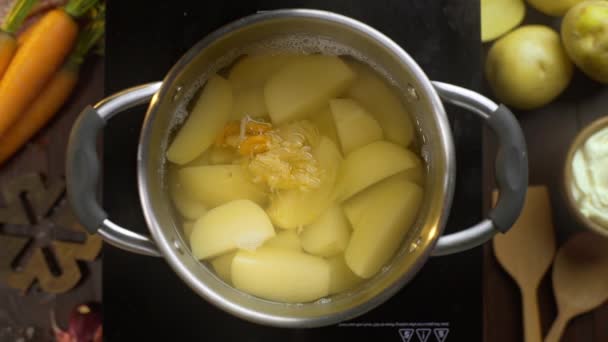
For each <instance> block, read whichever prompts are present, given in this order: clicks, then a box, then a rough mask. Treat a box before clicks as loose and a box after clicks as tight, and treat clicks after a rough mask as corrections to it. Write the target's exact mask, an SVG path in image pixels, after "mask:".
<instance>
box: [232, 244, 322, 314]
mask: <svg viewBox="0 0 608 342" xmlns="http://www.w3.org/2000/svg"><path fill="white" fill-rule="evenodd" d="M232 283H233V284H234V287H236V288H237V289H239V290H242V291H245V292H247V293H250V294H253V295H254V296H258V297H261V298H265V299H269V300H274V301H278V302H288V303H302V302H310V301H313V300H316V299H318V298H321V297H324V296H327V295H328V294H329V264H328V263H327V261H326V260H325V259H323V258H320V257H315V256H312V255H307V254H304V253H299V252H295V251H290V250H286V249H280V248H270V247H262V248H260V249H258V250H257V251H255V252H249V251H239V252H238V253H237V254H236V256H235V257H234V260H233V261H232Z"/></svg>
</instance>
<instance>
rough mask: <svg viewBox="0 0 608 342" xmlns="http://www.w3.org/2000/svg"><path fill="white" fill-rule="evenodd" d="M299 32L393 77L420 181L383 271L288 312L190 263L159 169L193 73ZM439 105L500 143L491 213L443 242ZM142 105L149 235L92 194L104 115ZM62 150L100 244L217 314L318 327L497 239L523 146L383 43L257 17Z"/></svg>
mask: <svg viewBox="0 0 608 342" xmlns="http://www.w3.org/2000/svg"><path fill="white" fill-rule="evenodd" d="M302 33H306V34H309V35H316V36H322V37H327V38H330V39H331V40H333V41H335V42H338V43H342V44H344V45H347V46H349V47H352V48H353V49H355V50H356V51H360V52H363V53H364V54H365V56H366V57H367V58H369V60H371V61H373V62H375V63H377V64H378V65H380V66H382V68H383V69H384V70H385V71H386V72H387V73H388V74H389V75H391V76H392V78H393V80H394V81H395V82H396V84H397V86H398V87H399V89H401V90H402V91H403V94H404V100H405V101H404V102H406V104H407V107H408V110H409V112H410V113H411V114H412V115H413V116H414V118H415V120H416V122H417V124H418V128H419V130H420V131H419V133H420V135H421V137H420V138H421V141H423V146H422V149H423V152H424V155H425V159H426V162H427V167H428V171H427V172H428V175H427V184H426V190H425V191H426V192H425V198H424V203H423V205H422V208H421V211H420V213H419V217H418V220H417V223H416V224H415V226H414V227H413V228H411V229H410V231H409V233H408V234H407V236H406V237H405V239H404V242H403V245H402V247H401V249H400V250H399V252H398V253H397V254H396V256H395V257H394V259H393V261H392V262H391V263H390V265H389V266H388V267H385V268H384V269H383V271H382V272H380V274H378V275H376V276H375V277H374V278H372V279H370V280H369V281H367V282H365V283H364V284H363V285H361V286H359V287H358V288H357V289H355V290H353V291H350V292H348V293H344V294H339V295H336V296H332V297H331V298H330V300H324V301H319V302H317V303H306V304H298V305H295V304H284V303H275V302H270V301H267V300H262V299H259V298H256V297H253V296H251V295H248V294H246V293H243V292H240V291H238V290H236V289H234V288H232V287H230V286H228V285H226V284H225V283H223V282H222V281H221V280H219V278H217V277H216V276H215V275H214V274H213V273H212V272H211V271H210V270H209V269H207V268H206V267H204V266H203V265H202V264H201V263H200V262H199V261H197V260H195V259H194V258H193V257H192V255H191V253H190V249H189V247H188V245H187V244H186V243H185V240H184V238H183V236H182V234H181V230H180V229H179V228H178V226H177V225H176V222H175V220H174V218H173V215H172V212H171V209H170V204H169V199H168V196H167V191H166V189H165V185H164V181H163V172H162V170H163V165H164V162H165V157H164V155H165V154H164V146H165V145H166V141H167V139H168V135H169V131H170V126H171V125H172V122H173V121H174V120H173V117H174V115H175V112H176V110H177V106H178V104H179V103H180V101H181V100H183V97H184V94H185V93H186V91H185V90H188V89H191V88H192V87H195V86H196V84H197V80H198V79H199V77H200V75H201V74H203V73H205V72H206V71H208V70H209V69H210V68H213V67H214V65H216V64H217V63H216V61H218V60H219V59H221V58H223V57H224V58H225V56H226V54H227V52H228V51H234V50H235V49H238V48H240V47H242V46H245V45H247V44H251V43H253V42H259V41H261V40H267V39H271V38H273V37H276V36H284V35H289V34H302ZM440 97H441V98H443V100H444V101H446V102H449V103H453V104H455V105H458V106H461V107H464V108H466V109H468V110H470V111H472V112H474V113H476V114H478V115H479V117H480V118H481V119H483V120H484V121H485V123H486V124H488V125H489V126H490V127H491V128H492V129H493V130H494V132H495V133H496V135H497V137H498V140H499V143H500V149H499V152H498V156H497V159H496V174H497V180H498V187H499V189H500V199H499V201H498V205H497V206H496V208H495V209H493V210H492V211H491V212H490V214H489V215H488V217H487V218H486V219H484V220H483V221H481V222H480V223H478V224H477V225H475V226H473V227H470V228H468V229H466V230H463V231H461V232H458V233H454V234H450V235H446V236H441V237H440V235H441V233H442V231H443V228H444V224H445V222H446V219H447V217H448V213H449V211H450V206H451V203H452V197H453V192H454V179H455V177H456V165H455V158H454V146H453V142H452V135H451V132H450V128H449V124H448V119H447V117H446V115H445V110H444V108H443V105H442V103H441V101H440ZM148 101H149V102H150V105H149V108H148V112H147V115H146V118H145V121H144V123H143V127H142V130H141V137H140V142H139V149H138V154H137V177H138V185H139V195H140V198H141V206H142V208H143V212H144V215H145V218H146V220H147V223H148V226H149V229H150V232H151V234H152V237H148V236H142V235H140V234H137V233H134V232H131V231H129V230H128V229H125V228H123V227H120V226H118V225H116V224H114V223H113V222H112V221H111V219H110V218H108V216H107V215H106V213H105V212H104V210H103V209H102V208H101V206H100V204H99V203H98V201H97V195H96V189H97V182H98V175H99V161H98V156H97V153H96V137H97V135H98V133H99V131H101V130H102V129H103V127H104V125H105V123H106V121H107V120H108V119H110V118H111V117H112V116H114V115H116V114H118V113H119V112H121V111H124V110H126V109H128V108H131V107H133V106H135V105H139V104H144V103H147V102H148ZM68 149H69V150H68V160H67V184H68V195H69V199H70V202H71V205H72V207H73V210H74V212H75V213H76V215H77V216H78V218H79V220H80V221H81V222H82V224H83V225H84V226H85V227H87V229H89V231H90V232H92V233H95V232H96V233H98V234H100V235H101V236H102V237H103V238H104V239H105V240H106V241H107V242H108V243H110V244H112V245H114V246H117V247H119V248H122V249H126V250H128V251H132V252H135V253H140V254H145V255H151V256H162V257H164V258H165V259H166V260H167V262H168V263H169V264H170V265H171V267H172V268H173V269H174V270H175V273H177V275H179V276H180V277H181V278H182V279H183V281H184V282H186V283H187V284H188V285H189V286H190V287H191V288H192V289H193V290H194V291H195V292H196V293H198V294H199V295H201V296H202V297H203V298H205V299H206V300H208V301H209V302H211V303H213V304H214V305H216V306H218V307H220V308H222V309H224V310H225V311H227V312H230V313H232V314H234V315H236V316H239V317H242V318H244V319H247V320H250V321H254V322H257V323H261V324H268V325H274V326H282V327H316V326H323V325H329V324H333V323H337V322H340V321H343V320H347V319H349V318H353V317H355V316H358V315H361V314H363V313H365V312H366V311H368V310H370V309H372V308H374V307H376V306H378V305H380V304H381V303H382V302H384V301H385V300H387V299H388V298H389V297H391V296H392V295H393V294H394V293H396V292H397V291H399V290H400V289H401V288H402V287H403V286H404V285H405V284H406V283H407V282H409V281H410V279H412V278H413V277H414V275H415V274H416V273H417V272H418V270H419V269H420V268H421V267H422V265H423V264H424V263H425V261H426V260H427V258H428V257H430V256H431V255H446V254H451V253H456V252H460V251H463V250H466V249H469V248H473V247H475V246H478V245H480V244H482V243H484V242H486V241H488V240H489V239H490V238H491V237H492V236H493V235H494V234H496V233H497V232H505V231H507V230H508V229H509V228H510V226H511V225H512V224H513V222H514V221H515V219H516V218H517V217H518V216H519V213H520V210H521V207H522V205H523V201H524V196H525V192H526V188H527V181H528V164H527V153H526V147H525V141H524V138H523V135H522V132H521V129H520V127H519V126H518V124H517V121H516V120H515V118H514V117H513V115H512V114H511V113H510V112H509V110H508V109H506V108H505V107H503V106H498V105H496V104H495V103H494V102H492V101H491V100H489V99H487V98H485V97H483V96H482V95H480V94H477V93H475V92H472V91H469V90H466V89H463V88H460V87H457V86H454V85H450V84H445V83H440V82H431V81H429V79H428V78H427V77H426V75H425V74H424V72H423V71H422V70H421V69H420V67H419V66H418V65H417V64H416V62H414V60H413V59H412V58H411V57H410V56H409V55H408V54H407V53H406V52H405V51H403V50H402V49H401V48H400V47H399V46H398V45H397V44H395V43H394V42H393V41H392V40H390V39H389V38H387V37H386V36H384V35H383V34H382V33H380V32H378V31H376V30H374V29H373V28H371V27H369V26H367V25H365V24H363V23H361V22H358V21H356V20H353V19H351V18H347V17H344V16H342V15H338V14H335V13H330V12H324V11H317V10H302V9H294V10H277V11H269V12H262V13H258V14H255V15H252V16H249V17H246V18H243V19H240V20H237V21H235V22H233V23H231V24H228V25H226V26H224V27H222V28H220V29H219V30H217V31H215V32H213V33H212V34H210V35H209V36H207V37H206V38H205V39H203V40H201V41H200V42H199V43H198V44H196V45H195V46H194V47H193V48H192V49H190V51H188V52H187V53H186V54H185V55H184V56H183V57H182V58H181V59H180V60H179V62H177V64H176V65H175V66H174V67H173V68H172V69H171V71H170V72H169V74H168V75H167V77H166V78H165V79H164V80H163V81H162V82H156V83H149V84H145V85H141V86H138V87H134V88H130V89H127V90H125V91H122V92H120V93H117V94H115V95H112V96H110V97H108V98H106V99H104V100H103V101H101V102H99V103H98V104H96V105H95V106H94V107H88V108H86V109H85V110H84V111H83V113H82V114H81V116H80V118H79V119H78V121H77V122H76V123H75V125H74V127H73V129H72V133H71V136H70V142H69V147H68Z"/></svg>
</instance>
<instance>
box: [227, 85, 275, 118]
mask: <svg viewBox="0 0 608 342" xmlns="http://www.w3.org/2000/svg"><path fill="white" fill-rule="evenodd" d="M267 112H268V109H266V100H264V88H262V87H251V88H244V89H239V90H235V91H234V106H233V107H232V115H231V118H232V120H241V119H242V118H244V117H245V116H246V115H249V116H250V117H252V118H257V117H260V116H264V115H265V114H266V113H267Z"/></svg>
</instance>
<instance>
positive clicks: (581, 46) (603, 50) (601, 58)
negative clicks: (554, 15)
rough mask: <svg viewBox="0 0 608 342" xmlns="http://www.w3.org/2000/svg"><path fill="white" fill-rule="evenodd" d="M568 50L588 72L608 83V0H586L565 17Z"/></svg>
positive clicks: (564, 31) (582, 68)
mask: <svg viewBox="0 0 608 342" xmlns="http://www.w3.org/2000/svg"><path fill="white" fill-rule="evenodd" d="M561 31H562V41H563V42H564V47H565V48H566V52H567V53H568V55H569V56H570V58H571V59H572V61H573V62H574V64H576V65H577V66H578V67H579V68H580V69H581V70H582V71H583V72H584V73H585V74H587V76H589V77H591V78H592V79H594V80H596V81H598V82H602V83H608V1H603V0H602V1H597V0H594V1H585V2H583V3H580V4H578V5H576V6H574V7H573V8H572V9H571V10H570V11H568V14H566V16H565V17H564V20H563V21H562V30H561Z"/></svg>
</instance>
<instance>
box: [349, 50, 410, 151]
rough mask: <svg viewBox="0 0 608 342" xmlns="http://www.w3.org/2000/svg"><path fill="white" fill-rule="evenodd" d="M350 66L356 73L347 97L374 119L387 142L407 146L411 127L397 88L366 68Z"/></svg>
mask: <svg viewBox="0 0 608 342" xmlns="http://www.w3.org/2000/svg"><path fill="white" fill-rule="evenodd" d="M349 66H350V67H351V68H352V69H353V70H354V71H355V73H356V74H357V79H356V80H355V82H353V85H352V86H351V87H350V88H349V90H348V92H347V96H348V97H350V98H352V99H353V100H355V101H357V102H359V103H360V104H361V105H362V106H363V107H364V108H365V109H367V110H368V111H369V113H370V114H372V115H374V116H375V118H376V120H378V123H379V124H380V126H381V127H382V130H383V131H384V137H385V138H386V139H387V140H388V141H391V142H394V143H395V144H399V145H401V146H403V147H407V146H409V144H410V143H411V142H412V140H413V138H414V127H413V126H412V120H411V118H410V116H409V114H408V113H407V111H406V109H405V106H404V105H403V102H401V99H400V97H399V95H398V93H397V91H396V89H393V88H391V87H390V86H389V85H388V83H387V81H385V80H383V79H382V78H381V77H380V76H379V75H377V74H376V73H375V72H374V71H372V69H370V67H368V66H366V65H363V64H361V63H358V62H351V63H349Z"/></svg>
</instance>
